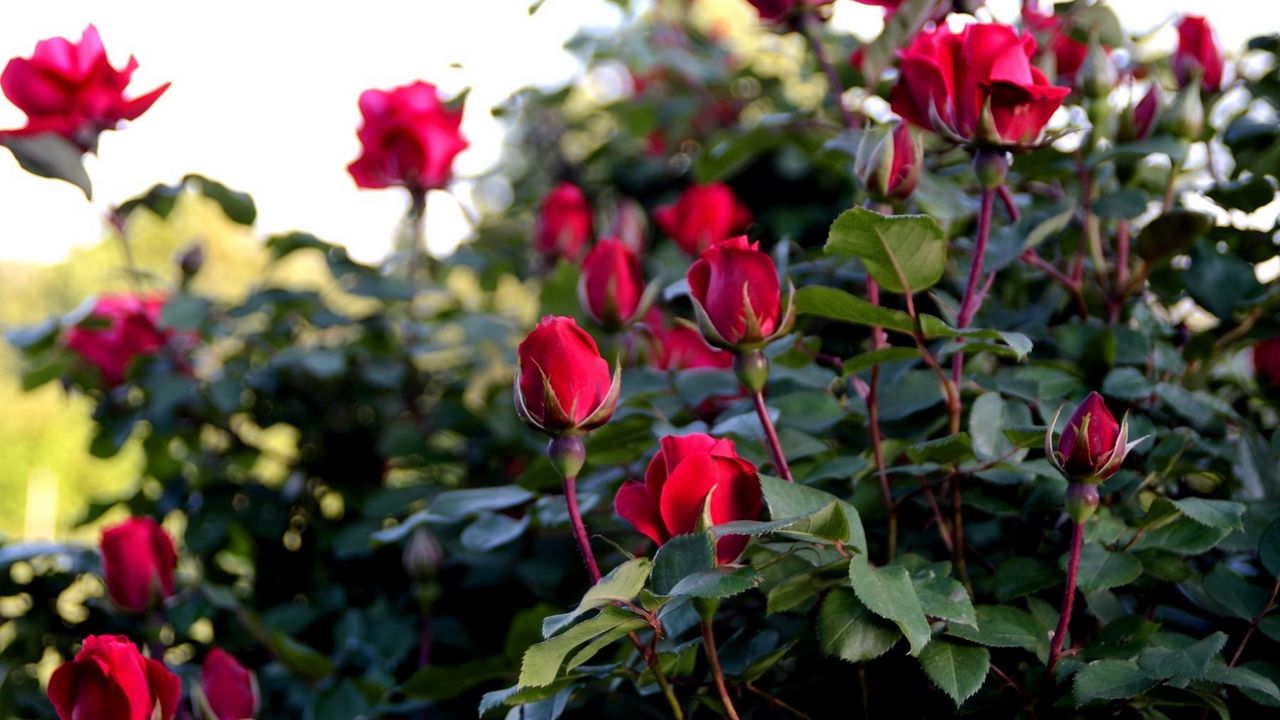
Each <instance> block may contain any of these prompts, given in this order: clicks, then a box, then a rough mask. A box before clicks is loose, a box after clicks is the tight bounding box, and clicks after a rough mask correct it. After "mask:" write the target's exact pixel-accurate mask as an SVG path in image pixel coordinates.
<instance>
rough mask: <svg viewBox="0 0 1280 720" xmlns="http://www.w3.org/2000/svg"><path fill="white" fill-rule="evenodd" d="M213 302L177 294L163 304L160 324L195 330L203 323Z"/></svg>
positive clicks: (178, 328)
mask: <svg viewBox="0 0 1280 720" xmlns="http://www.w3.org/2000/svg"><path fill="white" fill-rule="evenodd" d="M212 307H213V303H211V302H209V300H207V299H205V298H202V297H197V296H195V295H177V296H175V297H173V298H171V299H170V300H169V301H168V302H167V303H165V304H164V309H163V310H162V311H161V312H160V325H161V326H163V327H167V328H173V329H174V330H196V329H199V327H200V326H201V325H202V324H203V323H204V320H205V318H206V317H208V315H209V310H210V309H211V308H212Z"/></svg>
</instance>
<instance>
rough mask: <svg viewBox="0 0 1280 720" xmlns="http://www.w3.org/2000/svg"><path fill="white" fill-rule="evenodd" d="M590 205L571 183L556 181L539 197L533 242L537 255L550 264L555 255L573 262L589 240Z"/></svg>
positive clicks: (580, 254) (580, 255)
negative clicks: (536, 226)
mask: <svg viewBox="0 0 1280 720" xmlns="http://www.w3.org/2000/svg"><path fill="white" fill-rule="evenodd" d="M591 226H592V217H591V205H590V204H589V203H588V202H587V196H586V195H584V194H583V193H582V190H581V189H580V188H579V187H578V186H577V185H574V184H573V183H570V182H563V183H560V184H559V185H557V186H556V187H555V189H554V190H552V191H551V192H550V193H548V194H547V196H546V197H545V198H543V199H542V209H541V211H540V212H539V213H538V230H537V235H536V238H535V240H534V245H535V247H536V249H537V251H538V254H540V255H542V257H544V258H546V259H547V260H548V261H549V262H552V263H554V262H555V261H556V260H557V259H558V258H565V259H567V260H569V261H570V262H577V261H578V260H579V259H581V258H582V253H583V252H584V251H585V250H586V249H587V244H588V243H590V242H591Z"/></svg>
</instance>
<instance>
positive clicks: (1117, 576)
mask: <svg viewBox="0 0 1280 720" xmlns="http://www.w3.org/2000/svg"><path fill="white" fill-rule="evenodd" d="M1059 566H1060V567H1062V569H1063V570H1065V569H1066V556H1063V561H1062V562H1060V563H1059ZM1141 575H1142V562H1141V561H1140V560H1138V558H1136V557H1134V556H1133V555H1130V554H1129V553H1127V552H1111V551H1110V550H1107V549H1106V548H1104V547H1102V546H1101V545H1099V544H1097V543H1088V544H1087V545H1085V546H1084V548H1083V549H1082V550H1081V552H1080V574H1079V580H1078V582H1079V585H1080V589H1081V590H1083V591H1084V592H1086V593H1090V592H1094V591H1095V590H1107V589H1109V588H1113V587H1120V586H1121V585H1128V584H1129V583H1131V582H1133V581H1134V580H1137V579H1138V578H1139V577H1140V576H1141Z"/></svg>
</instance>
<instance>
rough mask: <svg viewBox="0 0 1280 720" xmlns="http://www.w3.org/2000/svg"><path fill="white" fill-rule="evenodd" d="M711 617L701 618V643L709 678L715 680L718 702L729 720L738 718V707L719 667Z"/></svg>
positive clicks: (718, 655)
mask: <svg viewBox="0 0 1280 720" xmlns="http://www.w3.org/2000/svg"><path fill="white" fill-rule="evenodd" d="M711 622H712V619H711V618H709V617H705V618H703V619H702V645H703V649H704V650H706V653H707V664H709V665H710V666H711V678H712V680H714V681H715V684H716V692H717V693H719V695H720V702H722V703H724V712H725V715H727V716H728V717H729V720H739V718H738V709H737V708H735V707H734V706H733V698H732V697H731V696H730V695H729V686H728V685H726V684H725V681H724V670H723V669H722V668H721V667H720V654H719V652H717V651H716V635H715V630H713V629H712V627H711Z"/></svg>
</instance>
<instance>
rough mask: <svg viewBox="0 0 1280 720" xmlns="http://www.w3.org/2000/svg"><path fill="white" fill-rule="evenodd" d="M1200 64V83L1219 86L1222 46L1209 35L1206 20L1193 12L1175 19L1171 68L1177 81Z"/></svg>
mask: <svg viewBox="0 0 1280 720" xmlns="http://www.w3.org/2000/svg"><path fill="white" fill-rule="evenodd" d="M1197 67H1198V68H1200V73H1201V75H1200V86H1201V87H1203V88H1204V89H1205V90H1208V91H1210V92H1217V91H1218V90H1220V89H1222V50H1221V49H1220V48H1219V47H1218V41H1217V40H1215V39H1214V38H1213V28H1212V27H1211V26H1210V25H1209V21H1208V20H1205V19H1204V18H1202V17H1199V16H1196V15H1184V16H1182V18H1181V19H1180V20H1178V49H1177V51H1176V52H1175V53H1174V55H1173V72H1174V74H1175V75H1177V76H1178V84H1179V85H1181V86H1185V85H1186V84H1187V83H1188V82H1190V81H1191V75H1192V72H1193V71H1194V70H1195V68H1197Z"/></svg>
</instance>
